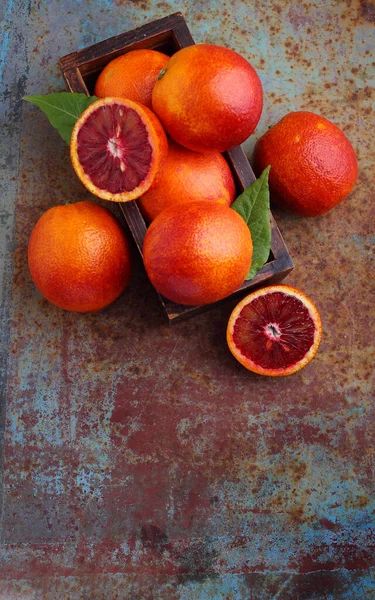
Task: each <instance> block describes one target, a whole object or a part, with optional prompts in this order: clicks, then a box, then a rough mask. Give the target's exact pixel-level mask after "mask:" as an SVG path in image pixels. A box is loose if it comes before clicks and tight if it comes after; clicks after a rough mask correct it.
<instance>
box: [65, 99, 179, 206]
mask: <svg viewBox="0 0 375 600" xmlns="http://www.w3.org/2000/svg"><path fill="white" fill-rule="evenodd" d="M167 153H168V142H167V138H166V135H165V132H164V130H163V128H162V126H161V124H160V122H159V120H158V119H157V117H156V116H155V115H154V114H153V113H152V112H151V111H150V110H149V109H148V108H146V107H145V106H142V105H141V104H138V103H137V102H133V101H131V100H126V99H124V98H103V99H100V100H98V101H96V102H93V104H91V105H90V106H89V107H88V108H87V109H86V110H85V111H84V112H83V113H82V115H81V117H80V118H79V119H78V121H77V122H76V124H75V126H74V129H73V133H72V138H71V142H70V157H71V160H72V164H73V167H74V170H75V172H76V173H77V175H78V177H79V178H80V180H81V181H82V183H83V184H84V185H85V186H86V187H87V189H88V190H89V191H90V192H91V193H92V194H94V195H95V196H97V197H98V198H102V199H103V200H112V201H114V202H127V201H128V200H134V199H135V198H139V196H141V195H142V194H143V193H144V192H146V191H147V190H148V189H149V187H150V186H151V185H152V183H153V182H154V181H155V180H156V179H157V176H158V174H159V172H160V169H161V168H162V166H163V164H164V162H165V160H166V157H167Z"/></svg>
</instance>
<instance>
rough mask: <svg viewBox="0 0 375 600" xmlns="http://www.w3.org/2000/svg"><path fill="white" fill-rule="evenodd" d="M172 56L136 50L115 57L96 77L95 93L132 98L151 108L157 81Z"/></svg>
mask: <svg viewBox="0 0 375 600" xmlns="http://www.w3.org/2000/svg"><path fill="white" fill-rule="evenodd" d="M168 60H169V56H167V55H166V54H163V53H162V52H157V51H156V50H148V49H142V50H132V51H131V52H127V53H126V54H123V55H122V56H118V57H117V58H115V59H113V60H111V62H109V63H108V64H107V65H106V66H105V67H104V69H103V71H102V72H101V73H100V75H99V77H98V79H97V80H96V84H95V90H94V95H95V96H97V97H98V98H106V97H108V96H112V97H118V98H128V99H129V100H134V101H135V102H140V103H141V104H144V105H145V106H147V107H148V108H151V95H152V89H153V87H154V85H155V81H156V80H157V77H158V75H159V73H160V71H161V70H162V69H164V67H165V66H166V64H167V62H168Z"/></svg>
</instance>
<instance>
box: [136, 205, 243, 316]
mask: <svg viewBox="0 0 375 600" xmlns="http://www.w3.org/2000/svg"><path fill="white" fill-rule="evenodd" d="M251 258H252V241H251V235H250V231H249V229H248V227H247V225H246V223H245V221H244V220H243V219H242V218H241V217H240V216H239V215H238V214H237V213H236V212H235V211H234V210H232V209H231V208H229V207H228V206H225V205H223V204H218V203H216V202H210V201H197V202H188V203H186V204H185V205H184V207H183V210H181V207H180V206H179V205H178V204H177V205H175V206H171V207H169V208H166V209H165V210H164V211H163V212H162V213H161V214H160V215H159V216H158V217H156V219H155V220H154V221H153V222H152V223H151V225H150V226H149V228H148V230H147V233H146V236H145V240H144V245H143V260H144V265H145V268H146V271H147V275H148V277H149V279H150V281H151V283H152V284H153V285H154V287H155V288H156V289H157V291H158V292H159V293H160V294H162V295H163V296H165V297H166V298H168V299H169V300H172V301H174V302H177V303H179V304H188V305H200V304H209V303H211V302H217V301H218V300H221V299H222V298H225V297H226V296H228V295H229V294H231V293H232V292H234V291H235V290H236V289H237V288H238V287H239V286H240V285H241V284H242V283H243V281H244V279H245V277H246V275H247V273H248V271H249V269H250V265H251Z"/></svg>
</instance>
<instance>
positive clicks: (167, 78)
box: [152, 44, 263, 152]
mask: <svg viewBox="0 0 375 600" xmlns="http://www.w3.org/2000/svg"><path fill="white" fill-rule="evenodd" d="M152 108H153V110H154V111H155V113H156V114H157V115H158V117H159V119H160V121H161V122H162V124H163V126H164V127H165V129H166V131H167V133H168V134H169V135H170V136H171V137H172V138H173V139H174V140H175V141H176V142H178V143H179V144H181V145H182V146H186V148H190V150H195V151H196V152H206V151H209V152H211V151H218V152H224V150H229V149H230V148H233V147H234V146H237V145H239V144H242V142H244V141H245V140H246V138H248V137H249V135H251V134H252V133H253V131H254V129H255V127H256V126H257V124H258V121H259V118H260V115H261V112H262V108H263V90H262V84H261V81H260V79H259V77H258V74H257V73H256V71H255V69H254V68H253V67H252V66H251V64H250V63H249V62H248V61H247V60H245V58H243V57H242V56H240V55H239V54H238V53H237V52H235V51H234V50H230V49H229V48H224V47H222V46H217V45H216V44H195V45H193V46H188V47H186V48H182V49H181V50H179V51H178V52H176V53H175V54H174V55H173V56H172V57H171V59H170V60H169V61H168V63H167V65H166V67H165V70H164V73H163V72H162V73H161V74H160V76H159V78H158V81H156V83H155V85H154V89H153V90H152Z"/></svg>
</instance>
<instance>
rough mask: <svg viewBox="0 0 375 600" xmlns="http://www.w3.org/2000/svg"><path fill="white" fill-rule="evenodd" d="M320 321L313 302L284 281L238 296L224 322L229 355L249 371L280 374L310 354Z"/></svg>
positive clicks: (296, 367) (302, 363)
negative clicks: (238, 298)
mask: <svg viewBox="0 0 375 600" xmlns="http://www.w3.org/2000/svg"><path fill="white" fill-rule="evenodd" d="M321 336H322V323H321V319H320V316H319V313H318V311H317V309H316V307H315V306H314V304H313V302H312V301H311V300H310V299H309V298H308V297H307V296H306V295H305V294H304V293H303V292H301V291H299V290H297V289H295V288H292V287H290V286H287V285H271V286H268V287H265V288H262V289H259V290H256V291H255V292H252V293H251V294H249V295H248V296H246V298H244V299H243V300H241V302H239V303H238V304H237V306H236V307H235V308H234V310H233V312H232V314H231V316H230V318H229V322H228V327H227V342H228V346H229V349H230V351H231V352H232V354H233V356H234V357H235V358H236V359H237V360H238V361H239V362H240V363H241V364H242V365H243V366H244V367H246V368H247V369H249V371H253V372H254V373H259V374H260V375H270V376H283V375H291V374H292V373H296V372H297V371H299V370H300V369H302V367H304V366H306V365H307V364H308V363H309V362H310V361H311V360H312V358H314V356H315V354H316V352H317V349H318V346H319V344H320V340H321Z"/></svg>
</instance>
